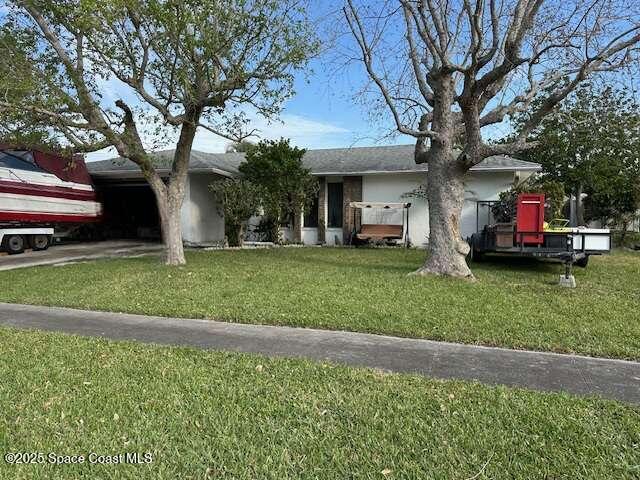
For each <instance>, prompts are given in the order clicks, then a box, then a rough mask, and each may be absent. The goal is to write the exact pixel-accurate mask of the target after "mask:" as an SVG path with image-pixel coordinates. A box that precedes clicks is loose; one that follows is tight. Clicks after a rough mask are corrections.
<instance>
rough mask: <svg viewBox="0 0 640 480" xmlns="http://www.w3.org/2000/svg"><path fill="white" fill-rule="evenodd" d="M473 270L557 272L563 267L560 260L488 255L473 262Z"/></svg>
mask: <svg viewBox="0 0 640 480" xmlns="http://www.w3.org/2000/svg"><path fill="white" fill-rule="evenodd" d="M470 267H471V270H473V269H476V270H479V271H497V272H506V271H510V272H514V271H515V272H519V273H531V272H534V273H557V272H560V271H561V270H562V269H563V265H562V264H561V263H559V262H549V261H542V260H538V259H536V258H531V257H507V256H504V257H499V256H487V257H485V258H484V259H483V260H482V262H473V263H471V265H470Z"/></svg>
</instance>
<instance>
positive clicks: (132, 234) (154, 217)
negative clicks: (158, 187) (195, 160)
mask: <svg viewBox="0 0 640 480" xmlns="http://www.w3.org/2000/svg"><path fill="white" fill-rule="evenodd" d="M94 182H95V187H96V191H97V193H98V198H99V199H100V201H101V202H102V207H103V220H102V222H101V223H100V225H99V227H98V228H99V231H100V236H101V237H102V238H107V239H116V238H118V239H142V240H158V239H160V236H161V232H160V217H159V215H158V207H157V206H156V200H155V196H154V194H153V191H152V190H151V187H149V184H148V183H146V182H144V181H140V180H137V179H120V180H118V179H109V178H99V177H98V178H96V179H94Z"/></svg>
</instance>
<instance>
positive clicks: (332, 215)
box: [327, 183, 343, 228]
mask: <svg viewBox="0 0 640 480" xmlns="http://www.w3.org/2000/svg"><path fill="white" fill-rule="evenodd" d="M327 206H328V209H329V212H328V218H327V219H328V222H327V226H328V227H329V228H342V210H343V197H342V183H327Z"/></svg>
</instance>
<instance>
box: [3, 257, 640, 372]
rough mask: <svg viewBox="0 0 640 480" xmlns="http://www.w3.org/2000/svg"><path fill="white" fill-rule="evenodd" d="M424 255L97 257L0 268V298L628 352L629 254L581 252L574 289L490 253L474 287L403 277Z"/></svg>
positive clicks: (636, 276)
mask: <svg viewBox="0 0 640 480" xmlns="http://www.w3.org/2000/svg"><path fill="white" fill-rule="evenodd" d="M423 257H424V252H422V251H416V250H409V251H404V250H402V249H331V248H283V249H271V250H239V251H238V250H236V251H193V252H189V253H188V255H187V260H188V265H187V266H186V267H182V268H171V267H166V266H163V265H160V264H159V262H158V259H157V258H152V257H148V258H134V259H120V260H102V261H96V262H90V263H82V264H75V265H67V266H61V267H38V268H30V269H22V270H14V271H6V272H0V284H1V285H2V289H1V291H0V301H3V302H15V303H29V304H41V305H61V306H67V307H77V308H86V309H97V310H108V311H117V312H131V313H142V314H154V315H165V316H177V317H199V318H212V319H219V320H228V321H236V322H246V323H264V324H277V325H293V326H304V327H316V328H330V329H343V330H353V331H363V332H374V333H383V334H390V335H400V336H408V337H423V338H431V339H435V340H448V341H453V342H463V343H478V344H484V345H500V346H505V347H512V348H529V349H535V350H551V351H557V352H579V353H583V354H588V355H596V356H608V357H619V358H627V359H636V360H637V359H640V310H639V309H640V254H639V253H632V252H617V253H615V254H612V255H608V256H603V257H592V258H591V262H590V265H589V267H588V268H587V269H585V270H583V269H579V268H576V269H575V275H576V278H577V282H578V288H576V289H574V290H571V289H563V288H560V287H558V286H557V285H556V282H557V279H558V275H559V274H560V272H561V270H562V268H561V266H560V265H557V264H543V263H535V262H533V263H532V262H514V261H513V259H509V260H496V261H494V262H488V263H481V264H476V265H474V266H473V270H474V272H475V274H476V276H477V277H478V280H479V281H478V282H477V283H469V282H465V281H460V280H452V279H447V278H434V277H431V278H415V277H409V276H407V273H409V272H411V271H412V270H414V269H415V268H416V267H417V266H418V265H420V263H421V261H422V259H423Z"/></svg>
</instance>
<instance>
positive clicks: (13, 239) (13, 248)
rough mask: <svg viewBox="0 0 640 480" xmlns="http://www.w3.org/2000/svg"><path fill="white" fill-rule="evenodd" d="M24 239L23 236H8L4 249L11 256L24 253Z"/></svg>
mask: <svg viewBox="0 0 640 480" xmlns="http://www.w3.org/2000/svg"><path fill="white" fill-rule="evenodd" d="M24 245H25V241H24V237H23V236H22V235H7V236H6V237H5V240H4V249H5V250H6V251H7V253H8V254H9V255H15V254H17V253H22V252H24Z"/></svg>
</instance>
